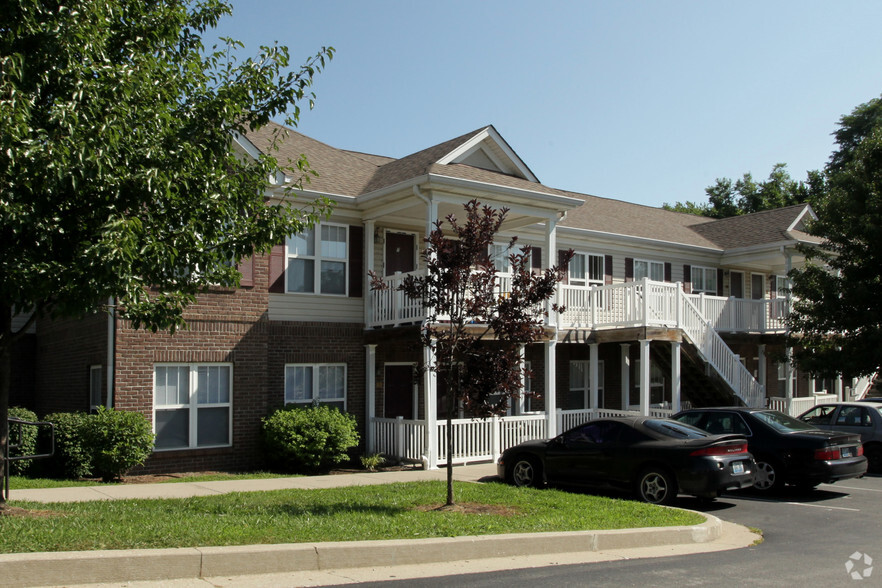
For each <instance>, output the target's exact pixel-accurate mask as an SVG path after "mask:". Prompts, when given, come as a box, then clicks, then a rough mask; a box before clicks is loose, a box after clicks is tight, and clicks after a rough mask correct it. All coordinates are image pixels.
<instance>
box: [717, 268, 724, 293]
mask: <svg viewBox="0 0 882 588" xmlns="http://www.w3.org/2000/svg"><path fill="white" fill-rule="evenodd" d="M723 277H724V272H723V270H721V269H717V296H722V295H723Z"/></svg>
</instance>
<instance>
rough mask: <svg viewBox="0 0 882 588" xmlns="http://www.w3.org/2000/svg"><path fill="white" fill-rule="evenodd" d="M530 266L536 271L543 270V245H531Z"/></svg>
mask: <svg viewBox="0 0 882 588" xmlns="http://www.w3.org/2000/svg"><path fill="white" fill-rule="evenodd" d="M530 267H531V268H532V269H533V271H534V272H537V273H538V272H541V271H542V248H541V247H531V248H530Z"/></svg>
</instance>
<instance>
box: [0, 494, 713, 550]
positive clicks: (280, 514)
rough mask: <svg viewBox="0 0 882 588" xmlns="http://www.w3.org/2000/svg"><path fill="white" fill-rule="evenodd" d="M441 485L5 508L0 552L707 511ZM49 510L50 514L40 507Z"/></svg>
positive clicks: (672, 518)
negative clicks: (451, 503) (451, 507)
mask: <svg viewBox="0 0 882 588" xmlns="http://www.w3.org/2000/svg"><path fill="white" fill-rule="evenodd" d="M445 488H446V486H445V483H444V482H410V483H399V484H383V485H377V486H361V487H349V488H329V489H322V490H278V491H272V492H243V493H234V494H226V495H221V496H207V497H194V498H186V499H174V500H122V501H101V502H83V503H53V504H37V503H28V502H24V501H12V502H10V506H13V507H17V508H21V509H28V510H35V511H43V514H41V516H39V517H24V516H5V517H3V518H2V522H0V527H2V529H3V533H0V553H17V552H35V551H79V550H93V549H140V548H162V547H196V546H209V545H253V544H263V543H266V544H272V543H303V542H319V541H356V540H371V539H411V538H413V539H415V538H424V537H455V536H463V535H486V534H499V533H534V532H544V531H579V530H603V529H623V528H631V527H661V526H673V525H693V524H697V523H701V522H703V521H704V517H702V516H700V515H698V514H695V513H691V512H683V511H679V510H675V509H667V508H661V507H657V506H652V505H648V504H643V503H639V502H633V501H629V500H620V499H613V498H607V497H601V496H590V495H584V494H570V493H567V492H562V491H559V490H532V489H527V488H513V487H510V486H507V485H503V484H470V483H460V484H457V486H456V492H457V502H459V503H463V504H465V503H470V504H478V505H495V506H499V507H505V508H500V509H488V510H489V512H490V513H492V514H466V513H463V512H457V511H439V510H435V509H433V508H430V507H432V506H440V505H441V504H442V502H443V497H444V496H445V493H446V492H445ZM46 511H48V513H47V512H46Z"/></svg>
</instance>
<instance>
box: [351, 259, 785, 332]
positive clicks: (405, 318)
mask: <svg viewBox="0 0 882 588" xmlns="http://www.w3.org/2000/svg"><path fill="white" fill-rule="evenodd" d="M421 271H424V270H418V271H417V272H412V273H416V274H419V273H420V272H421ZM406 275H408V274H397V275H395V276H389V277H387V278H385V282H386V284H387V286H388V288H387V289H385V290H377V291H371V292H370V295H369V296H370V298H369V305H368V315H367V316H366V317H365V318H366V323H367V326H368V327H369V328H374V327H390V326H396V325H404V324H413V323H418V322H421V321H422V320H425V319H426V311H425V308H424V307H423V305H422V304H421V302H420V301H417V300H411V299H409V298H408V297H407V296H405V295H404V293H403V292H400V291H399V290H398V286H399V285H400V284H401V281H402V280H403V279H404V277H405V276H406ZM510 279H511V278H510V276H507V275H505V274H500V275H499V276H498V281H497V288H498V290H499V293H500V295H505V292H506V291H507V290H508V285H509V284H510ZM555 301H556V302H558V303H559V304H560V305H562V306H563V307H564V311H563V312H560V313H550V314H549V316H548V318H547V324H548V325H549V326H556V327H557V328H559V329H564V330H566V329H587V330H599V329H614V328H622V327H644V326H659V327H669V328H686V327H687V326H688V325H686V322H688V321H694V320H703V321H704V322H705V323H706V324H707V326H709V327H711V328H712V329H713V330H714V331H716V332H717V333H752V334H768V333H782V334H783V333H785V332H786V324H785V319H786V317H787V314H788V310H789V308H788V301H787V299H786V298H771V299H760V300H754V299H747V298H734V297H723V296H711V295H708V294H687V293H686V292H685V291H684V290H683V288H682V285H681V284H679V283H669V282H655V281H652V280H648V279H644V280H640V281H635V282H625V283H620V284H612V285H607V286H594V287H590V288H586V287H584V286H569V285H565V284H561V285H560V286H559V287H558V291H557V294H556V299H555Z"/></svg>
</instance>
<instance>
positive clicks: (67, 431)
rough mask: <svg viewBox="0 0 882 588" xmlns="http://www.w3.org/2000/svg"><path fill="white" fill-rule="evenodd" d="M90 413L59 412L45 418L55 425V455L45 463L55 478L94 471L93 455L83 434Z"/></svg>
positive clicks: (85, 474) (49, 472)
mask: <svg viewBox="0 0 882 588" xmlns="http://www.w3.org/2000/svg"><path fill="white" fill-rule="evenodd" d="M89 418H90V417H89V415H88V414H86V413H84V412H57V413H54V414H47V415H46V417H45V418H44V419H43V420H45V421H49V422H50V423H53V424H54V425H55V455H53V456H52V457H51V458H49V459H48V460H46V462H45V463H44V467H45V471H46V473H47V474H48V475H49V476H51V477H53V478H70V479H73V480H76V479H77V478H85V477H86V476H88V475H89V474H91V473H92V456H91V455H90V453H89V452H88V451H87V450H86V446H85V442H84V440H83V436H84V435H85V428H86V423H87V422H88V420H89Z"/></svg>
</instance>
